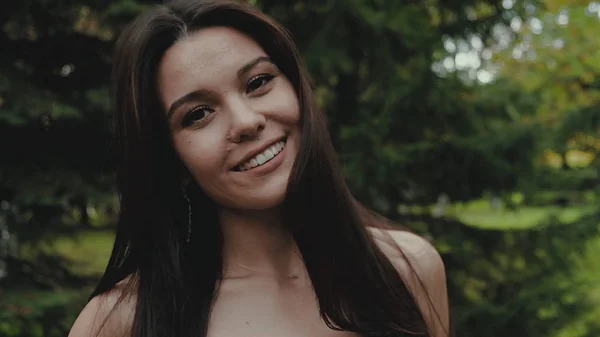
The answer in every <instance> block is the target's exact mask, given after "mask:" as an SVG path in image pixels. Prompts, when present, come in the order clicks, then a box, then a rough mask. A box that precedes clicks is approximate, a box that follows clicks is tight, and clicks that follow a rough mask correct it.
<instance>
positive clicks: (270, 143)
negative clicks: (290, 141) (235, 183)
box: [232, 137, 285, 169]
mask: <svg viewBox="0 0 600 337" xmlns="http://www.w3.org/2000/svg"><path fill="white" fill-rule="evenodd" d="M284 139H285V137H279V138H277V139H275V140H271V141H268V142H266V143H265V145H262V146H260V147H258V148H256V149H254V150H252V151H250V152H248V153H247V154H246V155H245V156H244V157H243V158H242V159H241V160H240V161H238V163H237V164H235V165H234V166H233V167H232V169H235V168H238V167H240V166H241V165H242V164H245V163H246V162H247V161H249V160H250V159H252V158H254V157H256V156H257V155H259V154H260V153H262V152H263V151H265V150H266V149H268V148H270V147H271V146H273V145H275V144H277V143H279V142H280V141H282V140H284Z"/></svg>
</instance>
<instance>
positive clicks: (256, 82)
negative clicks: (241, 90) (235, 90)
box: [246, 74, 275, 94]
mask: <svg viewBox="0 0 600 337" xmlns="http://www.w3.org/2000/svg"><path fill="white" fill-rule="evenodd" d="M273 78H275V76H274V75H271V74H261V75H258V76H255V77H253V78H252V79H250V81H248V86H247V88H246V93H247V94H249V93H251V92H254V91H256V90H258V89H260V88H262V87H264V86H265V85H267V83H269V82H270V81H271V80H272V79H273Z"/></svg>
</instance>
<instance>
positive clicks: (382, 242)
mask: <svg viewBox="0 0 600 337" xmlns="http://www.w3.org/2000/svg"><path fill="white" fill-rule="evenodd" d="M370 231H371V232H372V233H373V237H374V238H375V241H376V242H377V243H378V245H379V248H380V249H381V250H382V251H383V253H384V254H386V256H387V257H388V258H389V259H390V260H391V262H392V263H393V264H394V265H395V266H396V267H397V268H399V272H411V273H412V272H413V270H412V269H414V272H416V273H417V274H418V275H419V277H423V278H427V277H432V276H436V275H438V274H439V273H440V272H441V273H442V274H444V273H445V271H444V262H443V261H442V258H441V256H440V254H439V253H438V251H437V250H436V249H435V248H434V247H433V245H432V244H431V243H429V241H427V240H425V239H424V238H422V237H421V236H419V235H417V234H414V233H411V232H408V231H402V230H386V229H379V228H370ZM398 248H400V250H398ZM408 263H410V265H411V266H412V269H410V266H409V265H408ZM407 268H409V269H407Z"/></svg>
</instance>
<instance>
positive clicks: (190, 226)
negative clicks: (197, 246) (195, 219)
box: [181, 187, 192, 243]
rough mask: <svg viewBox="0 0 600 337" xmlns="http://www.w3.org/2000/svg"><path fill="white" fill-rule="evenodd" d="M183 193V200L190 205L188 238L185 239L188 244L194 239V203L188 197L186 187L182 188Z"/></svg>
mask: <svg viewBox="0 0 600 337" xmlns="http://www.w3.org/2000/svg"><path fill="white" fill-rule="evenodd" d="M181 193H182V194H183V198H184V199H185V200H186V201H187V204H188V227H187V230H188V231H187V238H186V239H185V242H186V243H190V239H191V237H192V202H191V201H190V198H189V197H188V195H187V191H186V189H185V187H182V188H181Z"/></svg>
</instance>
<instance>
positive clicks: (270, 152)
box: [238, 141, 285, 171]
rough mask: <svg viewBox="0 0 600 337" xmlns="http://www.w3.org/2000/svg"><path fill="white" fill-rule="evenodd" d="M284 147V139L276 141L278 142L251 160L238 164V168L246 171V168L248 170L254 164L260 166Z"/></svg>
mask: <svg viewBox="0 0 600 337" xmlns="http://www.w3.org/2000/svg"><path fill="white" fill-rule="evenodd" d="M284 147H285V142H284V141H281V142H278V143H276V144H274V145H272V146H270V147H269V148H267V149H266V150H265V151H263V152H262V153H261V154H259V155H257V156H256V157H254V158H252V159H251V160H249V161H247V162H246V163H244V164H242V165H240V166H238V170H239V171H246V170H249V169H251V168H254V167H256V166H260V165H262V164H264V163H266V162H268V161H269V160H271V159H273V158H274V157H275V156H276V155H277V154H279V152H281V150H283V148H284Z"/></svg>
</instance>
